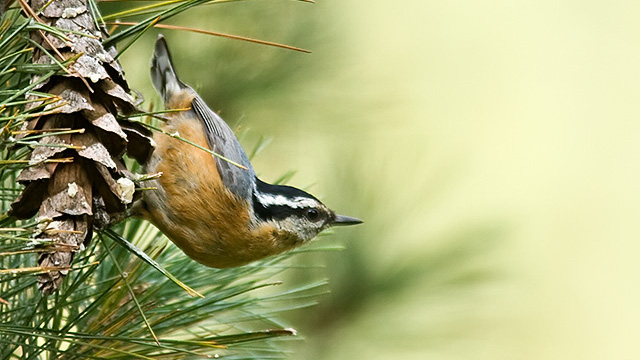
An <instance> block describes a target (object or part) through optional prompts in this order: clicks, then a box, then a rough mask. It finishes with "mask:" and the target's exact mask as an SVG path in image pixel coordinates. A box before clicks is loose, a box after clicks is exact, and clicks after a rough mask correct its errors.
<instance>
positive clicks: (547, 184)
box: [122, 0, 640, 360]
mask: <svg viewBox="0 0 640 360" xmlns="http://www.w3.org/2000/svg"><path fill="white" fill-rule="evenodd" d="M639 19H640V2H637V1H623V0H620V1H592V0H581V1H570V0H557V1H548V0H542V1H540V0H538V1H523V0H521V1H517V0H509V1H507V0H493V1H486V0H485V1H474V0H467V1H428V0H403V1H365V0H352V1H337V0H318V3H317V4H315V5H313V4H305V3H299V2H293V1H246V2H238V3H227V4H218V5H209V6H205V7H204V8H201V10H196V11H191V12H187V13H186V14H184V15H183V16H180V17H178V18H176V19H174V20H173V21H172V23H174V24H180V25H184V26H191V27H198V28H203V29H208V30H214V31H222V32H230V33H235V34H240V35H247V36H253V37H257V38H262V39H267V40H273V41H279V42H284V43H288V44H291V45H296V46H300V47H304V48H308V49H310V50H312V51H313V53H312V54H301V53H295V52H291V51H287V50H281V49H274V48H269V47H264V46H259V45H253V44H246V43H242V42H238V41H232V40H227V39H221V38H215V37H209V36H205V35H197V34H187V33H184V32H176V31H171V30H165V31H163V33H164V34H165V35H166V36H167V38H168V41H169V45H170V46H171V48H172V50H173V52H174V59H175V61H176V63H177V66H178V69H179V72H180V74H181V75H182V77H183V78H184V80H185V81H186V82H188V83H190V84H192V85H193V86H194V87H196V88H197V89H199V90H200V91H201V92H202V93H203V94H204V95H205V98H206V100H207V101H208V102H209V104H211V106H212V107H213V108H214V109H215V110H220V111H221V113H222V115H223V117H225V119H227V121H228V122H229V123H230V124H231V125H232V126H234V127H235V126H238V125H240V126H241V128H242V129H245V130H247V129H248V130H247V131H246V133H245V135H244V136H243V143H244V145H245V146H246V147H247V148H250V147H252V146H253V145H255V143H256V142H257V139H258V138H259V137H260V136H262V135H264V136H266V137H270V138H271V139H272V141H271V143H270V145H269V146H268V147H267V148H266V149H265V150H264V151H263V152H261V153H260V154H259V155H258V156H257V157H256V158H255V159H254V166H255V167H256V170H257V171H258V172H259V173H260V174H261V175H262V177H263V178H264V179H265V180H267V181H273V180H275V179H276V178H277V177H278V176H280V175H282V174H283V173H285V172H286V171H288V170H292V169H294V170H297V173H296V175H295V176H294V177H293V178H292V180H290V181H289V183H290V184H293V185H296V186H299V187H303V188H306V189H309V190H310V191H311V192H312V193H314V194H315V195H317V196H318V197H320V198H321V199H323V200H324V201H325V202H326V203H327V204H328V205H330V206H331V207H333V208H335V209H336V210H338V211H339V212H342V213H346V214H349V215H353V216H358V217H361V218H363V219H364V220H365V224H363V225H361V226H358V227H353V228H341V229H337V230H336V231H335V233H334V234H333V235H330V236H324V237H321V239H320V241H321V242H325V243H326V244H334V243H337V244H342V245H344V247H345V250H343V251H341V252H329V253H323V254H320V255H315V256H308V257H300V261H304V262H305V263H312V264H317V265H324V266H325V267H324V268H319V269H315V268H314V269H301V270H299V271H297V272H296V274H295V275H294V278H295V277H298V278H300V279H302V280H304V278H306V277H309V278H324V277H326V278H328V279H329V281H330V285H329V288H330V290H331V291H332V293H331V294H329V295H325V296H323V297H320V298H319V301H320V305H319V306H317V307H313V308H308V309H304V310H299V311H295V312H293V313H292V314H290V315H289V316H288V319H287V321H288V322H289V323H291V324H295V326H296V328H297V329H298V330H299V332H300V333H301V334H302V335H303V336H304V337H305V338H306V340H304V341H301V342H297V343H293V344H292V347H294V348H295V349H296V352H295V353H294V354H293V355H292V358H294V359H349V360H354V359H373V360H375V359H431V358H433V359H536V360H537V359H637V358H638V356H640V339H639V337H640V331H639V326H638V323H640V261H639V260H638V259H639V258H640V245H639V244H640V238H639V236H638V235H639V233H640V221H639V218H640V177H639V176H638V175H639V174H640V161H639V157H640V139H639V135H640V121H639V120H640V119H639V115H640V105H639V104H640V21H639ZM154 37H155V33H153V34H148V35H145V37H143V38H142V39H141V40H140V41H139V42H138V43H136V45H135V49H133V50H132V49H130V50H129V51H128V52H127V53H126V54H125V55H124V56H123V58H122V63H123V66H124V67H125V71H126V73H127V76H128V78H129V81H130V83H131V86H132V87H134V88H136V89H139V90H141V91H142V92H143V93H144V94H145V96H146V97H147V98H148V99H154V96H153V95H152V94H153V92H152V90H151V88H150V83H149V80H148V75H147V72H148V71H147V69H148V65H147V64H148V60H149V57H150V55H151V48H152V45H153V41H154ZM155 99H157V98H155ZM156 101H157V100H156ZM203 269H204V268H203ZM204 270H206V269H204ZM204 270H203V271H204ZM292 281H298V280H295V279H292Z"/></svg>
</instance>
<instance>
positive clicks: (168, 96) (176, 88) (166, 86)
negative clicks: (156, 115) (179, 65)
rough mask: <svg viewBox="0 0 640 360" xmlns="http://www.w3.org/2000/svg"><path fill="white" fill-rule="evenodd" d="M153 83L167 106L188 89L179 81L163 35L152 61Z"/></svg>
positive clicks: (159, 36)
mask: <svg viewBox="0 0 640 360" xmlns="http://www.w3.org/2000/svg"><path fill="white" fill-rule="evenodd" d="M151 82H153V86H154V87H155V88H156V91H158V93H159V94H160V96H162V100H164V103H165V104H167V105H169V104H170V103H171V102H172V99H174V98H175V97H176V96H178V95H179V94H180V93H182V92H183V90H185V89H187V88H188V87H187V86H186V85H185V84H184V83H183V82H182V81H180V79H178V75H177V74H176V71H175V70H174V68H173V62H172V61H171V53H170V52H169V48H168V47H167V42H166V41H165V40H164V36H162V34H160V35H158V40H156V47H155V51H154V52H153V58H152V59H151Z"/></svg>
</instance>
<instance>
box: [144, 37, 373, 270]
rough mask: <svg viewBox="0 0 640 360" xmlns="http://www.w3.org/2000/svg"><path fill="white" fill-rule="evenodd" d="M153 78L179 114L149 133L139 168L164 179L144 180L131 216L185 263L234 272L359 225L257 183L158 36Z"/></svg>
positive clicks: (301, 194)
mask: <svg viewBox="0 0 640 360" xmlns="http://www.w3.org/2000/svg"><path fill="white" fill-rule="evenodd" d="M150 72H151V80H152V83H153V85H154V87H155V89H156V90H157V92H158V93H159V94H160V96H161V97H162V99H163V101H164V105H165V107H166V108H167V109H183V110H182V111H175V112H170V113H168V116H167V119H166V123H165V124H164V125H163V130H164V133H160V132H157V133H156V134H155V135H154V141H155V143H156V149H155V150H154V152H153V153H152V155H151V157H150V158H149V160H148V161H147V162H146V164H144V169H145V171H146V172H147V173H158V174H161V176H159V177H157V178H155V179H153V180H149V184H147V185H150V187H152V188H154V190H147V191H144V192H143V195H142V199H141V201H140V202H139V203H138V204H137V205H136V207H137V210H136V213H137V214H138V215H140V216H142V218H144V219H146V220H148V221H149V222H151V223H152V224H153V225H155V226H156V227H157V228H158V229H159V230H160V231H161V232H163V233H164V234H165V235H166V236H167V237H168V238H169V239H170V240H171V241H172V242H173V243H174V244H175V245H177V246H178V247H179V248H180V249H181V250H182V251H183V252H184V253H185V254H186V255H187V256H188V257H190V258H191V259H193V260H195V261H197V262H199V263H201V264H203V265H206V266H209V267H213V268H229V267H237V266H241V265H245V264H248V263H250V262H253V261H256V260H259V259H262V258H265V257H268V256H271V255H275V254H279V253H282V252H285V251H287V250H290V249H293V248H295V247H297V246H300V245H302V244H305V243H307V242H309V241H310V240H311V239H313V238H314V237H315V236H316V235H318V234H319V233H320V232H321V231H323V230H324V229H326V228H329V227H331V226H339V225H355V224H360V223H362V220H360V219H358V218H355V217H350V216H346V215H338V214H336V213H335V212H334V211H332V210H331V209H329V208H328V207H327V206H325V205H324V204H323V203H322V202H321V201H320V200H318V199H317V198H316V197H314V196H313V195H311V194H309V193H307V192H305V191H303V190H300V189H298V188H295V187H292V186H286V185H276V184H269V183H267V182H264V181H262V180H260V179H259V178H258V177H257V176H256V173H255V171H254V169H253V167H252V165H251V163H250V162H249V159H248V157H247V155H246V153H245V151H244V150H243V148H242V146H241V145H240V142H239V141H238V139H237V138H236V136H235V134H234V132H233V130H231V128H230V127H229V125H228V124H227V123H226V122H225V121H224V120H223V119H222V118H221V117H220V116H219V115H218V114H217V113H216V112H214V111H213V110H211V109H210V108H209V107H208V106H207V104H206V103H205V102H204V100H203V99H202V97H201V96H200V95H199V94H198V93H196V91H195V90H194V89H193V88H191V87H190V86H188V85H187V84H185V83H183V82H182V81H181V80H180V79H179V78H178V76H177V74H176V71H175V67H174V64H173V61H172V58H171V54H170V52H169V48H168V46H167V42H166V40H165V38H164V37H163V36H162V34H160V35H159V36H158V39H157V40H156V44H155V50H154V54H153V57H152V60H151V71H150ZM184 109H188V110H184ZM166 134H179V136H180V137H181V138H183V139H187V140H188V141H189V142H191V143H194V144H196V145H198V146H199V147H201V148H206V149H209V150H210V152H207V151H203V150H202V149H200V148H199V147H197V146H192V145H190V144H188V143H186V142H184V141H182V140H180V139H178V138H176V136H167V135H166ZM214 154H216V156H214Z"/></svg>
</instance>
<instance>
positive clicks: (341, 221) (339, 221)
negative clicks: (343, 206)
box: [331, 215, 362, 226]
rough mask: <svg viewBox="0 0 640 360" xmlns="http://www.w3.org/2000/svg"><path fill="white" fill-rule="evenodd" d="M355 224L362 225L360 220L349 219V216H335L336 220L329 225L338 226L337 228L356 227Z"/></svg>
mask: <svg viewBox="0 0 640 360" xmlns="http://www.w3.org/2000/svg"><path fill="white" fill-rule="evenodd" d="M356 224H362V220H360V219H358V218H354V217H351V216H346V215H336V218H335V219H333V222H332V223H331V225H338V226H346V225H356Z"/></svg>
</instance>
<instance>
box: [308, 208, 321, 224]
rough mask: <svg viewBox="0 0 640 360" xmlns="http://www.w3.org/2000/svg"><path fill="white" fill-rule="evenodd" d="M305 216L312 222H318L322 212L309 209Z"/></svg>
mask: <svg viewBox="0 0 640 360" xmlns="http://www.w3.org/2000/svg"><path fill="white" fill-rule="evenodd" d="M305 215H306V216H307V219H309V220H311V221H318V220H319V219H320V212H319V211H318V209H308V210H307V212H306V213H305Z"/></svg>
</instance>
